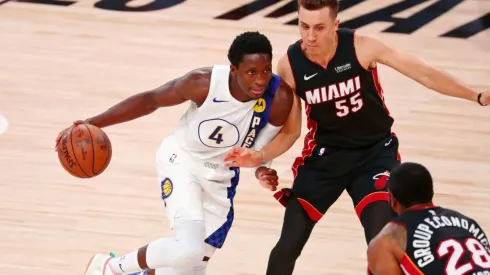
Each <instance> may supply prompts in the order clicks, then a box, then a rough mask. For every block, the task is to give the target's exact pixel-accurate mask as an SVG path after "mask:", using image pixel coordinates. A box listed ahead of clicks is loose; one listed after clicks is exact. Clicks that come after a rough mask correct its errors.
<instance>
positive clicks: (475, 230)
mask: <svg viewBox="0 0 490 275" xmlns="http://www.w3.org/2000/svg"><path fill="white" fill-rule="evenodd" d="M394 222H395V223H398V224H401V225H403V226H404V227H405V228H406V230H407V246H406V250H405V256H404V258H403V260H402V262H401V264H400V265H401V268H402V269H403V270H404V271H405V273H406V274H410V275H411V274H417V275H419V274H430V275H439V274H441V275H445V274H454V275H458V274H461V275H462V274H465V275H489V274H490V246H489V244H488V239H487V237H486V235H485V233H484V232H483V230H482V228H481V227H480V226H479V225H478V223H477V222H476V221H474V220H473V219H471V218H469V217H467V216H465V215H463V214H461V213H458V212H457V211H453V210H450V209H446V208H442V207H436V206H432V207H429V208H425V209H421V208H418V209H413V210H408V211H406V212H404V213H402V214H401V215H400V216H399V217H397V218H395V219H394Z"/></svg>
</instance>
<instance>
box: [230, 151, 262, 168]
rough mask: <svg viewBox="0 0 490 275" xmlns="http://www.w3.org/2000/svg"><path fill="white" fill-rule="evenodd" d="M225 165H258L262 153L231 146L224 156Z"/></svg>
mask: <svg viewBox="0 0 490 275" xmlns="http://www.w3.org/2000/svg"><path fill="white" fill-rule="evenodd" d="M224 162H225V166H227V167H248V168H253V167H257V166H260V165H261V164H262V163H264V162H263V158H262V154H261V153H260V152H259V151H257V150H254V149H249V148H244V147H233V148H232V149H230V151H228V152H227V153H226V155H225V158H224Z"/></svg>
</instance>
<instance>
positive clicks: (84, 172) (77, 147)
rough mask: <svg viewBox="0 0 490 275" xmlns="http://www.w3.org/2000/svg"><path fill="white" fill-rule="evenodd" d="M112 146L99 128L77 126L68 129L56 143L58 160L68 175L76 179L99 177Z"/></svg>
mask: <svg viewBox="0 0 490 275" xmlns="http://www.w3.org/2000/svg"><path fill="white" fill-rule="evenodd" d="M111 157H112V146H111V142H110V140H109V137H107V135H106V134H105V133H104V131H102V130H101V129H100V128H98V127H96V126H94V125H90V124H79V125H77V126H74V127H72V128H71V129H69V130H68V131H67V132H66V133H65V134H64V135H63V136H62V137H61V140H60V142H59V143H58V158H59V160H60V162H61V165H62V166H63V168H65V170H66V171H68V173H70V174H71V175H73V176H75V177H78V178H92V177H95V176H97V175H100V174H101V173H102V172H104V170H105V169H106V168H107V166H108V165H109V162H110V161H111Z"/></svg>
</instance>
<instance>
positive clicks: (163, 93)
mask: <svg viewBox="0 0 490 275" xmlns="http://www.w3.org/2000/svg"><path fill="white" fill-rule="evenodd" d="M210 75H211V69H210V68H200V69H195V70H193V71H190V72H188V73H187V74H185V75H183V76H181V77H178V78H175V79H173V80H171V81H169V82H167V83H166V84H164V85H162V86H160V87H157V88H155V89H153V90H150V91H145V92H141V93H138V94H135V95H133V96H130V97H128V98H126V99H125V100H123V101H121V102H119V103H118V104H116V105H114V106H112V107H111V108H109V109H108V110H106V111H105V112H103V113H101V114H99V115H97V116H94V117H91V118H88V119H86V120H85V121H83V122H84V123H88V124H92V125H95V126H97V127H99V128H102V127H107V126H111V125H114V124H118V123H123V122H126V121H130V120H133V119H136V118H139V117H142V116H145V115H148V114H151V113H153V112H154V111H156V110H157V109H158V108H161V107H169V106H174V105H178V104H181V103H183V102H185V101H187V100H191V101H194V102H196V103H197V104H198V105H201V104H202V102H204V100H205V99H206V96H207V91H208V88H209V82H210Z"/></svg>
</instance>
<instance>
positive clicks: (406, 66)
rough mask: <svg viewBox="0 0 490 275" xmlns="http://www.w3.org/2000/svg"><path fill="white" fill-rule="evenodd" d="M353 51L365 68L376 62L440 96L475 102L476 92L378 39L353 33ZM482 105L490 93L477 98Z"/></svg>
mask: <svg viewBox="0 0 490 275" xmlns="http://www.w3.org/2000/svg"><path fill="white" fill-rule="evenodd" d="M355 46H356V52H357V55H358V58H359V61H360V62H361V63H364V64H365V65H367V66H365V67H368V66H371V65H372V64H374V63H375V62H379V63H381V64H384V65H386V66H389V67H391V68H393V69H395V70H397V71H398V72H400V73H402V74H404V75H405V76H407V77H409V78H411V79H413V80H415V81H417V82H418V83H420V84H422V85H423V86H425V87H427V88H429V89H431V90H434V91H436V92H439V93H441V94H444V95H448V96H453V97H458V98H462V99H467V100H470V101H474V102H478V94H479V93H478V92H476V91H475V90H473V89H471V88H470V87H468V86H467V85H465V84H464V83H463V82H462V81H460V80H458V79H456V78H455V77H453V76H451V75H450V74H448V73H446V72H444V71H442V70H439V69H437V68H435V67H433V66H431V65H429V64H427V63H425V62H423V61H422V60H421V59H419V58H417V57H415V56H413V55H411V54H409V53H406V52H403V51H399V50H396V49H395V48H393V47H391V46H389V45H387V44H385V43H383V42H382V41H381V40H379V39H377V38H374V37H371V36H366V35H361V34H356V35H355ZM480 102H481V103H482V104H490V91H486V92H484V93H483V94H482V95H481V98H480Z"/></svg>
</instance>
